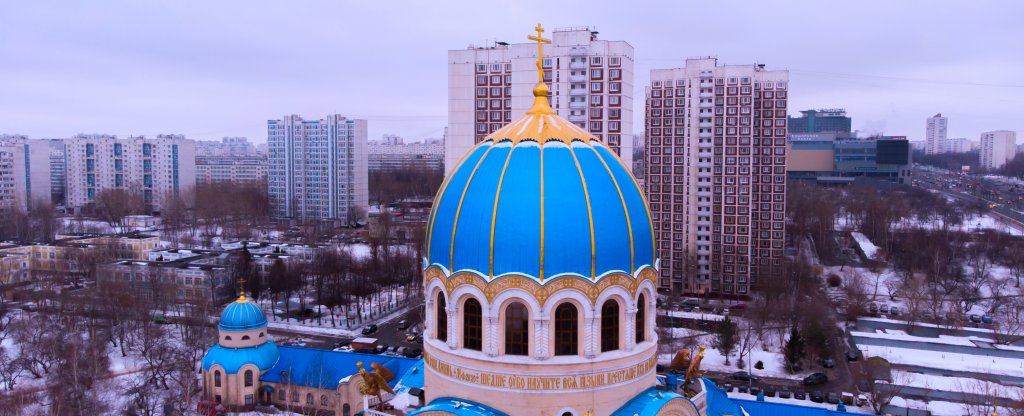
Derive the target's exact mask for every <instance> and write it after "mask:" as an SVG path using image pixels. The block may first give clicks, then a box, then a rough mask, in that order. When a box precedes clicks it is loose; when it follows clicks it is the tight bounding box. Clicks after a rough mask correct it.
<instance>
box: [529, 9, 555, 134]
mask: <svg viewBox="0 0 1024 416" xmlns="http://www.w3.org/2000/svg"><path fill="white" fill-rule="evenodd" d="M533 29H534V30H536V31H537V36H533V35H530V36H527V37H526V38H527V39H530V40H533V41H537V85H536V86H534V87H533V106H532V107H530V109H529V110H527V111H526V114H555V110H552V109H551V104H550V103H548V85H547V84H545V83H544V47H543V45H544V44H545V43H551V39H545V38H544V37H542V36H541V34H543V33H544V27H542V26H541V25H540V23H537V27H535V28H533Z"/></svg>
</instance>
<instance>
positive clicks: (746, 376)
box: [732, 371, 761, 381]
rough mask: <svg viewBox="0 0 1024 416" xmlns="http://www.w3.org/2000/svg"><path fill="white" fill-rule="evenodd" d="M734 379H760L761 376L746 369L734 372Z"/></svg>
mask: <svg viewBox="0 0 1024 416" xmlns="http://www.w3.org/2000/svg"><path fill="white" fill-rule="evenodd" d="M732 379H733V380H740V381H758V380H760V379H761V378H760V377H757V376H752V375H750V373H748V372H746V371H737V372H735V373H732Z"/></svg>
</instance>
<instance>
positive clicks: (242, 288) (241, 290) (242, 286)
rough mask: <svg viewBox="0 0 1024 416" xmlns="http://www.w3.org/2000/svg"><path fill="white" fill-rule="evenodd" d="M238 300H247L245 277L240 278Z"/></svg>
mask: <svg viewBox="0 0 1024 416" xmlns="http://www.w3.org/2000/svg"><path fill="white" fill-rule="evenodd" d="M236 302H239V303H241V302H246V299H245V278H244V277H239V278H238V300H237V301H236Z"/></svg>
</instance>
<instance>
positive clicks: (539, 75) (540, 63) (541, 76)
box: [526, 23, 551, 84]
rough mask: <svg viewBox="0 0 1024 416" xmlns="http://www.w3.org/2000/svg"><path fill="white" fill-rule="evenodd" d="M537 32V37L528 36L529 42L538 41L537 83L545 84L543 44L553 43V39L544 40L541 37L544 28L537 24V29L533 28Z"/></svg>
mask: <svg viewBox="0 0 1024 416" xmlns="http://www.w3.org/2000/svg"><path fill="white" fill-rule="evenodd" d="M533 30H536V31H537V36H533V35H530V36H527V37H526V38H527V39H529V40H534V41H537V82H538V83H541V84H543V83H544V64H543V62H544V47H543V44H545V43H551V39H544V38H543V37H542V36H541V35H542V34H544V27H543V26H541V25H540V23H537V27H535V28H533Z"/></svg>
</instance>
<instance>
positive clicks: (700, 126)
mask: <svg viewBox="0 0 1024 416" xmlns="http://www.w3.org/2000/svg"><path fill="white" fill-rule="evenodd" d="M788 82H789V71H784V70H781V71H778V70H776V71H768V70H765V69H764V66H763V65H726V66H719V65H718V62H717V59H715V58H712V57H705V58H693V59H687V60H686V66H685V67H683V68H674V69H654V70H651V84H650V85H649V86H648V87H647V89H646V136H645V152H644V154H645V160H646V167H645V168H646V172H645V175H644V184H645V187H646V189H647V197H648V199H649V202H650V208H651V217H652V219H653V221H654V228H655V234H656V238H657V239H658V249H659V257H660V258H661V277H660V279H659V286H660V287H662V288H665V289H670V290H672V291H675V292H685V293H692V294H699V293H706V292H708V291H710V292H713V293H722V294H726V295H730V294H744V293H748V292H749V291H750V290H751V286H752V285H754V284H756V283H757V279H759V278H763V277H766V276H779V275H781V273H782V258H783V245H784V242H785V224H786V218H785V215H786V153H785V149H786V131H787V130H786V124H787V119H786V107H787V105H786V104H787V101H788V99H789V97H788V92H789V91H788V85H787V84H788Z"/></svg>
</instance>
